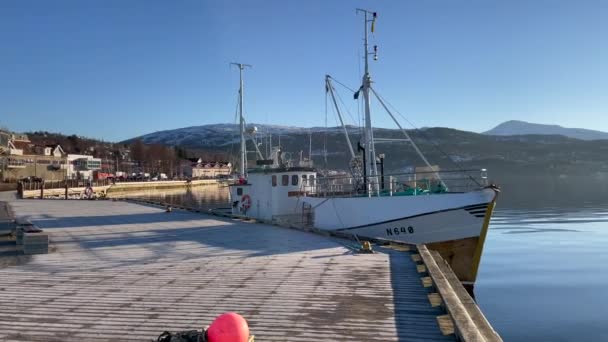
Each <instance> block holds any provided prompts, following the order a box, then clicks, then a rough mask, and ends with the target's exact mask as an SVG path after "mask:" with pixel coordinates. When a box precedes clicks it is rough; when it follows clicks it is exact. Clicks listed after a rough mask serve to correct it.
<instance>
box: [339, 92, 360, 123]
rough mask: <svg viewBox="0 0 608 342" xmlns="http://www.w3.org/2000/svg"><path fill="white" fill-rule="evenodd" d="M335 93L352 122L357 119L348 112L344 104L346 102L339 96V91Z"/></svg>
mask: <svg viewBox="0 0 608 342" xmlns="http://www.w3.org/2000/svg"><path fill="white" fill-rule="evenodd" d="M335 94H336V96H337V97H338V100H340V103H341V104H342V107H343V108H344V110H346V113H347V114H348V116H349V117H350V119H351V120H352V122H357V121H355V118H354V117H353V115H352V114H351V113H350V110H348V107H347V106H346V103H344V101H342V97H341V96H340V93H338V92H337V91H336V92H335Z"/></svg>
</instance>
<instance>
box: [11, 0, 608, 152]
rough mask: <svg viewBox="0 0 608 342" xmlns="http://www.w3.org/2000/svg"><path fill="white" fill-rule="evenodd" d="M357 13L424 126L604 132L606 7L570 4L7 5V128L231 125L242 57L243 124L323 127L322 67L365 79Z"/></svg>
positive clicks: (380, 122) (101, 132)
mask: <svg viewBox="0 0 608 342" xmlns="http://www.w3.org/2000/svg"><path fill="white" fill-rule="evenodd" d="M355 7H366V8H370V9H373V10H376V11H377V12H378V22H377V27H376V34H375V37H373V41H374V43H375V44H378V46H379V50H380V60H379V61H378V62H375V63H373V64H372V74H373V77H374V80H375V81H376V85H375V86H376V89H378V90H379V92H380V93H381V94H383V96H384V97H385V98H387V99H389V101H391V102H392V103H393V105H395V106H396V107H397V108H398V109H399V110H400V111H401V112H402V113H403V114H405V115H406V116H407V117H408V119H410V120H411V121H412V122H413V123H414V124H416V125H417V126H447V127H453V128H459V129H465V130H471V131H483V130H486V129H489V128H491V127H493V126H494V125H496V124H498V123H500V122H502V121H505V120H509V119H521V120H527V121H532V122H540V123H556V124H561V125H565V126H571V127H585V128H591V129H599V130H604V131H608V1H574V0H573V1H559V0H551V1H543V0H535V1H528V0H521V1H519V0H513V1H502V2H499V1H486V0H471V1H453V0H445V1H440V0H429V1H326V0H319V1H314V0H313V1H305V2H302V1H199V0H193V1H151V0H129V1H124V0H120V1H112V0H104V1H82V0H75V1H62V0H56V1H44V0H39V1H27V0H25V1H23V0H19V1H17V0H4V1H0V45H1V48H0V124H1V125H4V126H7V127H8V128H10V129H12V130H16V131H25V130H48V131H59V132H63V133H67V134H72V133H76V134H79V135H86V136H92V137H97V138H104V139H106V140H121V139H125V138H130V137H133V136H136V135H140V134H144V133H149V132H153V131H157V130H163V129H170V128H179V127H185V126H193V125H201V124H207V123H218V122H233V120H234V112H235V101H236V91H237V87H238V72H237V71H236V70H235V69H231V68H229V66H228V63H229V62H231V61H241V62H246V63H250V64H253V65H254V68H253V69H251V70H247V72H246V91H245V95H246V108H245V111H246V115H247V119H248V121H249V122H259V123H273V124H284V125H298V126H312V125H316V126H323V125H324V116H325V114H324V111H325V110H324V108H325V101H324V100H325V94H324V86H323V82H324V80H323V78H324V75H325V74H326V73H330V74H331V75H333V76H334V77H335V78H336V79H338V80H340V81H342V82H344V83H346V84H348V85H349V86H351V87H353V88H356V87H357V86H358V84H359V82H360V80H359V61H360V59H359V56H360V53H361V50H362V48H361V35H362V32H361V31H362V23H361V18H360V17H358V16H356V15H355V10H354V8H355ZM341 94H342V97H343V99H344V100H345V102H347V104H348V105H349V106H350V107H351V111H352V112H353V114H354V115H356V112H357V105H356V102H354V101H352V100H350V99H349V96H350V95H349V94H347V93H346V92H343V91H342V93H341ZM330 114H331V113H330ZM373 120H374V124H375V125H377V126H383V127H392V125H391V122H390V121H389V119H388V117H387V116H386V115H385V114H383V113H381V112H380V111H378V110H376V111H375V114H374V117H373ZM329 122H330V124H335V121H334V120H333V119H331V118H330V121H329Z"/></svg>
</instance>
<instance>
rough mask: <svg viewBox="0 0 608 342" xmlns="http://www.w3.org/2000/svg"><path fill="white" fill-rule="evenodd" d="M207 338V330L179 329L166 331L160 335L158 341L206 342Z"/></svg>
mask: <svg viewBox="0 0 608 342" xmlns="http://www.w3.org/2000/svg"><path fill="white" fill-rule="evenodd" d="M206 341H207V338H205V330H203V331H198V330H188V331H177V332H174V333H171V332H168V331H165V332H163V333H162V334H160V336H158V339H157V340H156V342H206Z"/></svg>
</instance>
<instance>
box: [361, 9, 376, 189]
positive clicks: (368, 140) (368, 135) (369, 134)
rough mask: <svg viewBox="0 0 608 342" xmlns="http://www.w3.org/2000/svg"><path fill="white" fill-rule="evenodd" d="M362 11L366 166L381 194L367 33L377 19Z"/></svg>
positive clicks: (373, 15) (374, 15) (374, 187)
mask: <svg viewBox="0 0 608 342" xmlns="http://www.w3.org/2000/svg"><path fill="white" fill-rule="evenodd" d="M359 12H362V13H363V14H364V21H363V31H364V32H365V39H364V43H363V44H364V45H363V51H364V53H363V54H364V56H365V73H364V74H363V82H362V83H363V84H362V85H361V91H363V100H364V101H365V134H364V138H365V153H367V158H366V159H367V163H366V164H367V165H365V168H366V170H367V174H368V175H369V177H370V180H371V179H374V182H370V183H372V184H373V185H372V189H371V190H373V191H374V192H376V195H379V191H380V188H379V187H378V179H377V178H378V166H377V165H376V147H375V146H374V145H375V144H374V132H373V128H372V118H371V114H370V96H369V89H370V87H371V83H372V78H371V75H370V74H369V55H370V54H371V53H370V52H369V44H368V38H367V36H368V33H367V26H368V23H370V22H371V23H372V31H373V27H374V21H375V20H376V12H370V11H368V10H364V9H360V8H357V13H359ZM368 14H371V15H372V17H373V19H371V20H369V19H367V18H368ZM375 50H376V47H374V53H373V54H374V58H376V57H375ZM368 194H369V195H371V192H368Z"/></svg>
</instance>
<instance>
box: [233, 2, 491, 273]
mask: <svg viewBox="0 0 608 342" xmlns="http://www.w3.org/2000/svg"><path fill="white" fill-rule="evenodd" d="M357 12H358V13H360V14H361V15H362V16H363V19H364V33H365V34H364V40H363V41H364V50H363V51H365V53H364V60H365V72H364V75H363V79H362V84H361V86H360V87H359V89H358V90H356V91H355V92H354V98H355V99H357V98H359V96H360V95H362V96H363V98H362V101H363V108H364V111H365V126H364V127H363V142H362V143H361V142H359V144H358V146H357V148H356V150H357V153H356V152H355V148H354V147H353V144H352V142H351V140H350V137H349V132H348V128H347V126H346V125H345V124H344V120H343V119H342V114H341V112H340V109H339V106H338V103H337V101H336V98H335V97H336V96H335V88H334V79H333V78H332V77H331V76H329V75H327V76H326V77H325V89H326V93H327V94H328V96H329V98H331V100H332V103H333V105H334V106H335V111H336V113H337V115H338V117H339V118H340V122H341V124H342V129H343V131H344V136H345V142H346V146H347V147H348V153H350V156H351V162H350V164H349V165H348V168H349V173H348V174H347V175H341V176H327V175H324V174H321V173H319V172H318V171H317V170H316V169H315V168H314V167H313V164H312V160H311V159H312V158H311V157H310V156H309V158H308V159H305V158H303V156H302V154H300V157H299V158H298V159H297V160H292V158H286V154H285V152H284V151H282V150H281V148H280V146H277V147H275V148H274V149H272V153H271V155H270V156H268V158H264V156H263V155H262V154H261V153H260V151H259V149H258V148H257V144H253V145H254V146H255V147H256V151H255V153H256V154H257V155H258V160H257V161H256V165H255V166H254V167H248V166H247V150H246V145H247V144H246V139H247V135H248V134H250V133H252V129H251V128H250V129H247V127H246V123H245V120H244V118H243V70H244V68H245V67H246V65H244V64H238V63H236V65H237V66H238V67H239V69H240V90H239V113H240V114H239V116H240V124H239V127H240V138H241V151H240V179H239V181H238V182H235V183H234V184H232V185H231V186H230V197H231V201H232V209H231V210H232V214H233V215H235V216H241V217H249V218H255V219H258V220H263V221H267V222H275V223H279V224H282V223H283V224H300V225H303V226H309V227H315V228H318V229H322V230H328V231H339V232H344V233H350V234H352V235H355V236H356V237H358V238H360V239H364V238H370V239H377V240H389V241H399V242H405V243H410V244H426V245H427V247H428V248H430V249H432V250H436V251H438V252H439V253H440V254H441V255H442V256H443V258H444V259H445V260H446V261H447V262H448V263H449V264H450V265H451V267H452V269H453V270H454V272H455V273H456V275H457V276H458V277H459V279H460V280H461V281H462V282H463V283H464V284H469V285H472V284H473V283H474V282H475V279H476V276H477V270H478V266H479V262H480V259H481V254H482V250H483V245H484V241H485V237H486V234H487V230H488V225H489V222H490V218H491V215H492V211H493V209H494V206H495V203H496V198H497V195H498V193H499V189H498V187H496V186H494V185H488V184H487V175H486V170H485V169H480V170H479V169H478V170H464V169H456V170H441V169H440V168H439V167H438V166H436V165H432V164H431V163H430V162H429V161H428V160H427V158H426V157H425V155H424V154H423V153H422V152H421V150H420V149H419V148H418V146H417V145H416V143H415V142H414V141H413V140H412V139H411V137H410V135H409V134H408V132H407V131H406V130H405V129H404V128H403V127H402V126H401V124H400V122H399V121H398V120H397V119H396V117H395V114H394V113H393V112H392V111H391V110H390V109H389V106H390V105H388V104H387V101H386V100H384V99H383V97H381V96H380V95H379V94H378V93H377V91H376V89H375V87H372V78H371V74H370V68H369V57H370V56H373V58H374V60H377V51H378V49H377V46H374V47H373V48H372V49H370V47H369V41H368V32H374V27H375V23H376V19H377V14H376V13H375V12H371V11H368V10H363V9H357ZM374 84H376V83H374ZM372 97H373V98H375V99H377V101H378V103H379V105H380V107H382V108H383V109H384V111H386V113H387V114H388V116H389V117H390V118H391V119H392V120H393V121H394V122H395V124H396V125H397V127H398V128H399V129H400V130H401V132H403V139H381V138H374V131H373V129H372V116H371V109H370V107H371V106H370V104H371V100H372ZM253 131H255V129H254V130H253ZM386 141H390V142H391V143H395V142H397V143H399V142H404V143H407V144H408V145H410V146H411V147H412V148H413V149H414V150H415V151H416V153H417V155H418V156H419V157H420V160H421V161H422V162H423V163H424V165H423V166H421V167H416V168H414V169H413V170H412V172H408V173H400V174H384V167H383V165H384V164H383V162H384V158H385V157H384V155H383V154H377V153H376V144H377V143H380V142H386ZM378 165H380V166H381V167H380V172H378Z"/></svg>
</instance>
